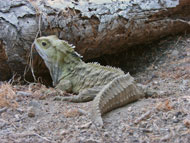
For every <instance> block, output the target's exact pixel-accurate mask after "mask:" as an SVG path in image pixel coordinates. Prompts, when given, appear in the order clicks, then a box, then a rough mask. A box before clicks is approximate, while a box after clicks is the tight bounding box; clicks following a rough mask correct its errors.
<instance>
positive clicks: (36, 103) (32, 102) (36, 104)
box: [29, 101, 40, 108]
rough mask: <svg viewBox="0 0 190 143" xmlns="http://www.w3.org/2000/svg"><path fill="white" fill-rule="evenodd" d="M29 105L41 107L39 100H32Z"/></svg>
mask: <svg viewBox="0 0 190 143" xmlns="http://www.w3.org/2000/svg"><path fill="white" fill-rule="evenodd" d="M29 106H31V107H35V108H40V104H39V103H38V102H36V101H31V102H30V103H29Z"/></svg>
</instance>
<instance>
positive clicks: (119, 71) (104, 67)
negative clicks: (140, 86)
mask: <svg viewBox="0 0 190 143" xmlns="http://www.w3.org/2000/svg"><path fill="white" fill-rule="evenodd" d="M88 64H89V65H91V66H93V67H95V68H99V69H103V70H108V71H111V72H115V73H120V74H124V72H123V71H122V70H121V69H120V68H115V67H112V66H102V65H100V64H99V63H97V62H92V63H88Z"/></svg>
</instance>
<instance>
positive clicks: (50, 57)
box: [34, 35, 81, 84]
mask: <svg viewBox="0 0 190 143" xmlns="http://www.w3.org/2000/svg"><path fill="white" fill-rule="evenodd" d="M34 44H35V48H36V50H37V52H38V53H39V55H40V56H41V57H42V59H43V60H44V62H45V64H46V66H47V67H48V69H49V71H50V75H51V77H52V79H53V81H54V83H55V84H56V83H57V82H58V81H59V79H60V78H61V75H62V73H63V69H65V68H67V67H71V66H74V63H75V64H77V62H80V61H81V57H80V55H79V54H78V53H76V52H75V51H74V47H73V46H72V45H70V44H68V43H67V42H66V41H64V40H60V39H59V38H58V37H57V36H55V35H52V36H46V37H40V38H38V39H36V40H35V42H34Z"/></svg>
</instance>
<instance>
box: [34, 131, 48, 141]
mask: <svg viewBox="0 0 190 143" xmlns="http://www.w3.org/2000/svg"><path fill="white" fill-rule="evenodd" d="M33 134H34V135H36V136H38V137H40V138H42V139H43V140H46V141H48V142H51V141H50V140H49V139H47V138H46V137H42V136H40V135H39V134H37V133H33Z"/></svg>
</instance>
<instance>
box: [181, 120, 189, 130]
mask: <svg viewBox="0 0 190 143" xmlns="http://www.w3.org/2000/svg"><path fill="white" fill-rule="evenodd" d="M183 123H184V125H185V126H186V127H188V128H190V120H189V119H185V120H184V121H183Z"/></svg>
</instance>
